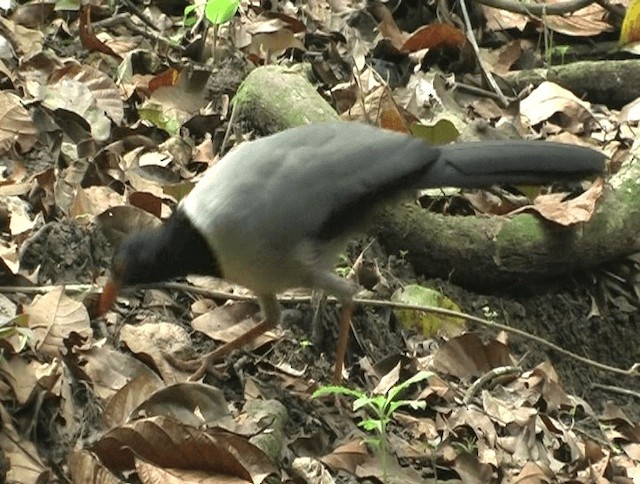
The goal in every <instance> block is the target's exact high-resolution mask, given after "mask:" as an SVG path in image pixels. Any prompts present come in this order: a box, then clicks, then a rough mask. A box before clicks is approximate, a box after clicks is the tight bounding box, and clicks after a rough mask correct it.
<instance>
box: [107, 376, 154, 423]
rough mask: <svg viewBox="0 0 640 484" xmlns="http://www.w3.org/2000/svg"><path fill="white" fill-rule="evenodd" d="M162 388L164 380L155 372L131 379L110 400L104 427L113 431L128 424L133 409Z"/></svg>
mask: <svg viewBox="0 0 640 484" xmlns="http://www.w3.org/2000/svg"><path fill="white" fill-rule="evenodd" d="M162 386H163V382H162V380H161V379H160V377H159V376H157V375H156V374H155V373H153V372H148V373H142V374H140V375H138V376H136V377H135V378H133V379H131V380H130V381H129V382H128V383H127V384H126V385H124V386H123V387H122V388H120V390H118V391H117V392H116V394H115V395H113V397H112V398H111V399H110V400H109V403H108V404H107V406H106V408H105V409H104V412H103V414H102V424H103V425H104V427H105V428H107V429H111V428H114V427H116V426H118V425H122V424H124V423H126V422H127V421H128V419H129V417H130V415H131V412H132V411H133V409H135V408H136V407H137V406H138V405H140V404H141V403H142V402H144V401H145V400H146V399H147V397H148V396H149V395H151V394H152V393H153V392H155V391H156V390H159V389H160V388H162Z"/></svg>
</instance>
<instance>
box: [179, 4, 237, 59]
mask: <svg viewBox="0 0 640 484" xmlns="http://www.w3.org/2000/svg"><path fill="white" fill-rule="evenodd" d="M201 6H202V3H197V4H194V5H189V6H187V7H185V9H184V20H183V22H184V24H185V25H193V24H194V23H195V21H194V20H193V17H192V14H193V13H194V11H195V10H196V9H197V8H199V7H201ZM239 6H240V0H206V2H205V3H204V16H205V18H206V19H207V20H208V21H209V22H210V23H211V25H213V57H214V59H215V56H216V45H217V43H218V26H219V25H222V24H224V23H226V22H228V21H229V20H231V19H232V18H233V17H234V15H235V14H236V12H237V11H238V7H239Z"/></svg>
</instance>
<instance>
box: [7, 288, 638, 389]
mask: <svg viewBox="0 0 640 484" xmlns="http://www.w3.org/2000/svg"><path fill="white" fill-rule="evenodd" d="M56 287H59V286H39V287H20V286H0V293H5V292H7V293H20V292H22V293H24V294H44V293H47V292H49V291H51V290H53V289H55V288H56ZM135 288H137V289H172V290H179V291H184V292H190V293H192V294H198V295H200V296H204V297H208V298H212V299H233V300H237V301H257V298H256V297H255V296H252V295H239V294H233V293H229V292H224V291H211V290H208V289H204V288H201V287H195V286H190V285H189V284H186V283H180V282H164V283H160V284H144V285H143V284H141V285H139V286H135ZM132 289H133V288H132ZM98 290H99V288H98V287H97V286H95V285H91V284H73V285H67V286H65V291H68V292H98ZM327 300H329V301H332V302H337V299H336V298H335V297H332V296H331V297H328V298H327ZM278 301H280V302H281V303H290V304H293V303H309V302H310V301H311V296H293V295H286V294H285V295H282V296H279V297H278ZM353 302H354V303H355V304H362V305H365V306H370V307H387V308H395V309H411V310H415V311H423V312H425V313H431V314H441V315H443V316H452V317H455V318H462V319H468V320H469V321H473V322H475V323H478V324H481V325H482V326H486V327H488V328H492V329H498V330H501V331H505V332H507V333H510V334H515V335H517V336H521V337H523V338H525V339H529V340H531V341H535V342H536V343H538V344H540V345H542V346H545V347H547V348H549V349H551V350H553V351H555V352H557V353H560V354H561V355H564V356H568V357H569V358H573V359H574V360H577V361H579V362H581V363H584V364H585V365H588V366H592V367H594V368H597V369H599V370H603V371H608V372H611V373H617V374H619V375H625V376H635V377H638V376H640V363H636V364H634V365H632V366H631V367H630V368H629V369H626V370H625V369H623V368H617V367H615V366H610V365H606V364H604V363H600V362H598V361H594V360H591V359H589V358H586V357H584V356H581V355H578V354H576V353H573V352H572V351H569V350H565V349H564V348H562V347H561V346H558V345H556V344H555V343H552V342H550V341H547V340H546V339H544V338H542V337H540V336H536V335H535V334H530V333H527V332H526V331H522V330H521V329H517V328H513V327H511V326H507V325H506V324H501V323H496V322H495V321H489V320H487V319H483V318H479V317H477V316H473V315H471V314H466V313H463V312H459V311H452V310H451V309H444V308H437V307H432V306H422V305H417V304H404V303H398V302H393V301H383V300H379V299H360V298H354V299H353Z"/></svg>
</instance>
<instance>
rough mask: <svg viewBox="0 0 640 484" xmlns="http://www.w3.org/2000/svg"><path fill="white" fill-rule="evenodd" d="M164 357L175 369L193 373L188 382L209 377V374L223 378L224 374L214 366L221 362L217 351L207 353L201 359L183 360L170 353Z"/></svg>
mask: <svg viewBox="0 0 640 484" xmlns="http://www.w3.org/2000/svg"><path fill="white" fill-rule="evenodd" d="M164 357H165V359H166V360H167V362H168V363H169V364H170V365H171V366H173V367H174V368H176V369H178V370H180V371H184V372H186V373H191V375H190V376H189V378H188V381H197V380H201V379H202V378H204V377H205V376H206V375H207V373H211V374H213V375H215V376H216V377H218V378H221V376H222V374H221V373H220V372H219V371H217V370H216V369H215V368H214V367H213V365H214V364H215V363H217V362H218V361H219V360H220V358H219V355H218V354H216V351H212V352H211V353H207V354H206V355H204V356H203V357H201V358H193V359H191V360H183V359H182V358H177V357H176V356H174V355H172V354H170V353H165V354H164Z"/></svg>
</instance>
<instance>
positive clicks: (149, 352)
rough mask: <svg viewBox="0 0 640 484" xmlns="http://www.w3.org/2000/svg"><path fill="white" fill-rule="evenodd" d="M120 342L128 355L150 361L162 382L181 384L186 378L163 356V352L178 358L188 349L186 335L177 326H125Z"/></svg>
mask: <svg viewBox="0 0 640 484" xmlns="http://www.w3.org/2000/svg"><path fill="white" fill-rule="evenodd" d="M120 341H121V342H122V343H123V344H124V345H125V346H126V347H127V348H129V350H131V352H132V353H134V354H136V355H141V356H143V357H144V359H145V360H146V361H148V360H149V359H150V360H151V361H152V362H153V364H154V366H155V368H157V369H158V371H159V372H160V375H161V376H162V379H163V380H164V381H165V382H168V383H175V382H182V381H185V380H186V379H187V378H188V377H189V375H188V374H187V373H183V372H181V371H179V370H178V369H176V368H175V367H173V366H171V365H170V364H169V362H168V361H167V359H166V358H165V357H164V354H165V353H168V354H170V355H180V354H184V353H185V352H187V351H191V350H192V345H191V340H190V339H189V335H188V334H187V332H186V331H185V329H184V328H182V327H181V326H178V325H177V324H172V323H162V322H160V323H158V322H156V321H152V322H148V323H142V324H137V325H132V324H127V325H125V326H124V327H123V328H122V330H121V331H120Z"/></svg>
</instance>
